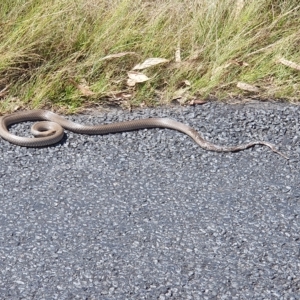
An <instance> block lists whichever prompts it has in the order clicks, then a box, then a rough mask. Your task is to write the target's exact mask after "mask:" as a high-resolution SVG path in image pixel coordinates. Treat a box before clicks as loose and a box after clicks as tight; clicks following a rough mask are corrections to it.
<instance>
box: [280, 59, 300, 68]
mask: <svg viewBox="0 0 300 300" xmlns="http://www.w3.org/2000/svg"><path fill="white" fill-rule="evenodd" d="M278 61H279V62H280V63H281V64H283V65H285V66H287V67H290V68H292V69H295V70H297V71H300V65H298V64H296V63H295V62H293V61H290V60H287V59H285V58H283V57H281V58H279V60H278Z"/></svg>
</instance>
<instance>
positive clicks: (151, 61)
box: [132, 57, 169, 70]
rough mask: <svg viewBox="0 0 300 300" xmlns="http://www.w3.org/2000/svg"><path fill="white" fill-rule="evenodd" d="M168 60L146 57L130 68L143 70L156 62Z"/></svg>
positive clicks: (160, 62) (166, 60) (156, 63)
mask: <svg viewBox="0 0 300 300" xmlns="http://www.w3.org/2000/svg"><path fill="white" fill-rule="evenodd" d="M167 62H169V60H168V59H165V58H159V57H153V58H148V59H146V60H145V61H144V62H143V63H141V64H138V65H136V66H135V67H134V68H133V69H132V70H144V69H147V68H150V67H152V66H156V65H158V64H163V63H167Z"/></svg>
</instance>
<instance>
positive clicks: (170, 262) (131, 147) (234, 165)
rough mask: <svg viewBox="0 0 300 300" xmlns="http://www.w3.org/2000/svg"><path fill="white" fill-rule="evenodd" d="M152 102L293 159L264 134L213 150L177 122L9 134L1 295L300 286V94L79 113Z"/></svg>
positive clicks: (1, 185)
mask: <svg viewBox="0 0 300 300" xmlns="http://www.w3.org/2000/svg"><path fill="white" fill-rule="evenodd" d="M150 116H153V117H154V116H159V117H171V118H174V119H176V120H178V121H182V122H184V123H186V124H189V125H191V126H193V127H194V128H195V129H197V130H198V131H200V132H202V133H203V135H204V137H206V138H207V139H209V140H210V141H213V142H215V143H218V144H238V143H242V142H248V141H251V140H257V139H262V140H267V141H270V142H272V143H274V144H276V145H278V146H280V147H279V148H280V150H281V151H282V152H284V153H285V154H287V155H288V156H289V157H290V160H286V159H284V158H283V157H281V156H279V155H277V154H275V153H273V152H272V151H270V149H269V148H267V147H264V146H255V147H254V148H252V149H247V150H245V151H242V152H237V153H216V152H210V151H205V150H203V149H201V148H199V147H198V146H197V145H196V144H195V143H194V142H193V140H191V139H190V138H189V137H188V136H185V135H184V134H181V133H179V132H176V131H172V130H168V129H151V130H140V131H136V132H129V133H121V134H110V135H105V136H86V135H77V134H73V133H71V132H66V138H65V139H64V141H62V142H61V143H60V144H58V145H56V146H52V147H46V148H39V149H27V148H21V147H18V146H14V145H11V144H9V143H8V142H6V141H3V140H0V178H1V182H0V295H1V296H0V298H1V299H39V300H40V299H160V300H163V299H247V300H248V299H289V300H292V299H300V216H299V212H300V174H299V167H300V160H299V158H300V131H299V130H300V128H299V123H300V117H299V116H300V106H295V105H289V104H272V103H253V104H251V103H250V104H246V105H225V104H220V103H219V104H217V103H208V104H205V105H202V106H196V107H173V108H169V109H167V108H160V109H155V110H154V109H146V110H143V111H134V112H132V113H128V112H122V111H120V110H113V111H109V112H104V113H93V114H92V115H80V116H72V117H68V118H70V119H72V120H74V121H77V122H79V123H85V124H96V123H105V122H107V123H109V122H115V121H122V120H130V119H137V118H145V117H150ZM29 125H30V124H29V123H28V124H19V125H14V126H13V127H12V128H11V130H12V131H14V132H16V133H19V134H20V135H22V134H23V135H25V130H27V129H28V128H29Z"/></svg>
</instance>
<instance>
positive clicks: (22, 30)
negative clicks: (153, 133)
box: [0, 0, 300, 112]
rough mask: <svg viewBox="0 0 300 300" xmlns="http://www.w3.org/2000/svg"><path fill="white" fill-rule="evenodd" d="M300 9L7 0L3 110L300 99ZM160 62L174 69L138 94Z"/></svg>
mask: <svg viewBox="0 0 300 300" xmlns="http://www.w3.org/2000/svg"><path fill="white" fill-rule="evenodd" d="M299 11H300V5H299V2H298V1H297V0H289V1H287V0H286V1H278V0H277V1H276V0H262V1H257V0H223V1H217V0H215V1H212V0H194V1H188V2H186V1H180V0H168V1H162V0H158V1H144V0H137V1H130V0H123V1H122V0H112V1H104V0H73V1H69V0H52V1H42V0H18V1H10V0H2V1H1V4H0V20H1V22H0V26H1V31H0V110H1V111H2V112H4V111H8V110H12V109H13V108H14V107H15V106H26V107H31V108H33V107H44V106H46V107H55V108H58V107H60V108H63V109H65V110H66V111H70V112H72V111H76V110H77V109H79V108H81V107H82V106H89V105H94V104H103V103H113V104H122V105H124V106H126V107H128V106H136V105H157V104H161V103H167V102H169V101H171V100H172V99H174V98H176V97H178V98H179V100H180V101H181V102H182V103H184V102H189V101H190V100H191V99H195V98H197V99H205V98H207V97H217V98H219V99H228V98H232V97H236V96H243V95H245V94H247V95H248V94H250V95H251V94H254V95H255V96H256V97H261V98H276V99H282V98H284V99H289V100H292V101H298V100H299V98H300V97H299V96H300V92H299V70H297V68H293V67H292V66H299V64H300V51H299V45H300V43H299V42H300V22H299V20H300V14H299ZM176 51H177V52H176ZM123 52H131V54H130V53H129V54H128V55H121V56H120V57H113V58H110V59H103V58H104V57H106V56H108V55H111V54H117V53H123ZM132 52H134V54H133V53H132ZM175 53H177V62H176V61H175ZM179 54H180V56H179ZM151 57H159V58H165V59H167V60H169V62H168V63H164V64H159V65H155V66H152V67H149V68H147V69H145V70H141V71H139V72H143V74H145V75H147V76H148V77H149V78H150V79H149V80H147V81H145V82H141V83H136V84H135V85H134V86H128V85H127V79H128V72H129V71H131V70H132V68H133V67H134V66H135V65H137V64H139V63H142V62H143V61H144V60H146V59H147V58H151ZM179 58H180V60H179ZM284 60H286V61H289V62H291V63H292V64H290V65H287V64H283V63H282V61H284ZM239 82H243V83H247V84H250V85H252V86H254V87H257V88H258V90H256V92H253V91H252V92H251V91H249V90H247V89H246V90H245V89H240V88H238V87H237V86H240V85H238V83H239ZM82 87H84V88H82ZM3 90H4V91H3ZM1 92H2V93H1ZM178 95H179V96H178Z"/></svg>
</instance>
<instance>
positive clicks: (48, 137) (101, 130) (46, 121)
mask: <svg viewBox="0 0 300 300" xmlns="http://www.w3.org/2000/svg"><path fill="white" fill-rule="evenodd" d="M41 120H43V122H37V123H35V124H34V125H33V126H32V128H31V132H32V133H33V135H34V136H35V138H28V137H20V136H16V135H14V134H12V133H10V132H9V130H8V127H9V126H10V125H12V124H16V123H20V122H25V121H41ZM155 127H159V128H170V129H174V130H177V131H180V132H183V133H185V134H187V135H188V136H190V137H191V138H192V139H193V140H194V141H195V142H196V143H197V144H198V145H199V146H200V147H202V148H203V149H206V150H210V151H217V152H235V151H240V150H244V149H247V148H250V147H253V146H254V145H265V146H267V147H269V148H270V149H271V150H272V151H273V152H276V153H278V154H279V155H281V156H283V157H285V158H287V157H286V156H285V155H284V154H282V153H281V152H279V151H278V150H277V149H276V148H275V146H274V145H273V144H271V143H269V142H265V141H254V142H250V143H246V144H242V145H237V146H219V145H215V144H212V143H210V142H208V141H206V140H205V139H204V138H203V137H202V136H201V135H200V134H199V133H198V132H197V131H196V130H194V129H193V128H191V127H189V126H187V125H185V124H183V123H179V122H176V121H174V120H171V119H167V118H149V119H141V120H133V121H126V122H119V123H112V124H105V125H95V126H89V125H81V124H78V123H74V122H72V121H69V120H66V119H65V118H63V117H61V116H59V115H57V114H55V113H52V112H50V111H47V110H30V111H23V112H17V113H14V114H11V115H6V116H2V117H0V136H1V137H2V138H3V139H5V140H7V141H9V142H11V143H13V144H16V145H19V146H25V147H42V146H47V145H52V144H55V143H57V142H59V141H60V140H61V139H62V137H63V135H64V130H63V128H65V129H67V130H70V131H73V132H75V133H81V134H89V135H95V134H107V133H116V132H124V131H132V130H138V129H145V128H155ZM287 159H288V158H287Z"/></svg>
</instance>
